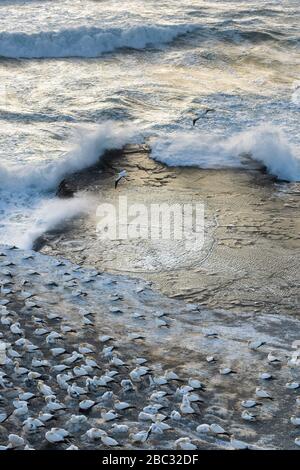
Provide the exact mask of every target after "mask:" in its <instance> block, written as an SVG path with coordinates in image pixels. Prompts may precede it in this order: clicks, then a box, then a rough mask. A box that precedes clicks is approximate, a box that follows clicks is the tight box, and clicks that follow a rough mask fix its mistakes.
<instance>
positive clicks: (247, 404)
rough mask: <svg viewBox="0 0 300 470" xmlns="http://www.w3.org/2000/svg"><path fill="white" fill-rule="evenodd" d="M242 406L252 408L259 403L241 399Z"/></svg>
mask: <svg viewBox="0 0 300 470" xmlns="http://www.w3.org/2000/svg"><path fill="white" fill-rule="evenodd" d="M241 405H242V407H243V408H253V407H254V406H258V405H261V403H258V402H257V401H255V400H251V399H250V400H243V401H242V403H241Z"/></svg>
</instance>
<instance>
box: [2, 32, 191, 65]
mask: <svg viewBox="0 0 300 470" xmlns="http://www.w3.org/2000/svg"><path fill="white" fill-rule="evenodd" d="M195 27H196V26H195V25H189V24H174V25H148V26H147V25H145V26H132V27H130V28H127V29H125V28H124V29H122V28H110V29H103V28H96V27H90V28H87V27H79V28H73V29H65V30H61V31H41V32H38V33H32V34H30V33H24V32H1V33H0V56H3V57H11V58H44V57H45V58H46V57H53V58H54V57H99V56H101V55H102V54H104V53H106V52H112V51H114V50H116V49H120V48H125V47H127V48H133V49H144V48H145V47H147V46H151V45H153V46H159V45H160V44H166V43H168V42H171V41H173V40H174V39H175V38H176V37H177V36H179V35H182V34H186V33H188V32H190V31H193V30H194V29H195Z"/></svg>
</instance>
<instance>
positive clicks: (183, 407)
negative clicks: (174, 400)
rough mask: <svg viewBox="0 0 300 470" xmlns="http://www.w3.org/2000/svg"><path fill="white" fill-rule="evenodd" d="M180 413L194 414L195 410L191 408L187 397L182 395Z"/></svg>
mask: <svg viewBox="0 0 300 470" xmlns="http://www.w3.org/2000/svg"><path fill="white" fill-rule="evenodd" d="M180 411H181V412H182V413H183V414H193V413H195V410H194V409H193V408H192V406H191V404H190V400H189V399H188V397H187V396H186V395H183V397H182V403H181V405H180Z"/></svg>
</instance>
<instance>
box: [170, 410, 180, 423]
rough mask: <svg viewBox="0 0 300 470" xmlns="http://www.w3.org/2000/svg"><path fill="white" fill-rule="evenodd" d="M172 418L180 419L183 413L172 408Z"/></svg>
mask: <svg viewBox="0 0 300 470" xmlns="http://www.w3.org/2000/svg"><path fill="white" fill-rule="evenodd" d="M170 418H171V419H173V420H174V421H179V420H180V419H181V414H180V413H179V412H178V411H177V410H172V411H171V413H170Z"/></svg>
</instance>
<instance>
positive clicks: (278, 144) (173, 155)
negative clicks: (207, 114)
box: [151, 125, 300, 181]
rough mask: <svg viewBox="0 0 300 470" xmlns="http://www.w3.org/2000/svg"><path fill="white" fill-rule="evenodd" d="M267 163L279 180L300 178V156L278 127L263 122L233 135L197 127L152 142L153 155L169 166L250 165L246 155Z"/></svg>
mask: <svg viewBox="0 0 300 470" xmlns="http://www.w3.org/2000/svg"><path fill="white" fill-rule="evenodd" d="M245 154H247V155H249V156H250V157H251V158H252V159H254V160H256V161H258V162H260V163H261V164H263V165H264V166H265V167H266V168H267V170H268V172H269V173H270V174H272V175H274V176H276V177H278V178H279V179H282V180H287V181H300V155H299V152H298V151H297V149H296V146H295V145H293V144H291V143H290V142H289V141H288V139H287V137H286V136H285V134H284V133H283V132H282V131H281V130H280V129H279V128H277V127H275V126H271V125H261V126H259V127H255V128H252V129H251V130H247V131H243V132H239V133H237V134H235V135H233V136H230V137H216V136H214V135H212V134H205V133H204V132H199V131H197V130H193V131H190V132H175V133H173V134H171V135H170V136H168V137H167V136H166V137H165V138H159V139H157V140H156V141H154V143H153V145H152V153H151V155H152V157H153V158H154V159H156V160H159V161H161V162H162V163H165V164H166V165H169V166H195V167H199V168H228V167H231V168H238V167H240V168H241V167H243V166H245V165H247V163H246V160H245V159H244V158H243V156H244V155H245Z"/></svg>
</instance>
